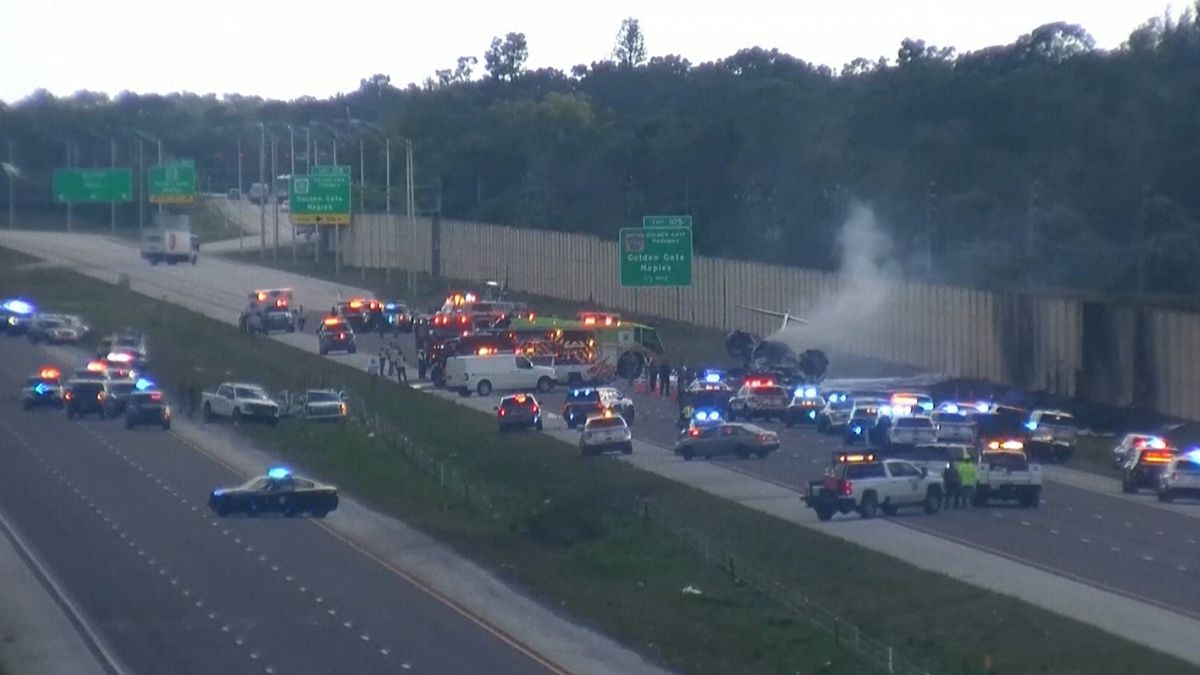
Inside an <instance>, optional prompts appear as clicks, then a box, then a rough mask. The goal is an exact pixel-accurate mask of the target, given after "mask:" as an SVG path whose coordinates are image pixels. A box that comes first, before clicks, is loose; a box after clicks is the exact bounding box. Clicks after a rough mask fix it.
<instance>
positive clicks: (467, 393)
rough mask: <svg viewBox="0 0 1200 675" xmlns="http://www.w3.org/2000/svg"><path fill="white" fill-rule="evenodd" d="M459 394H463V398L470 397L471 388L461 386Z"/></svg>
mask: <svg viewBox="0 0 1200 675" xmlns="http://www.w3.org/2000/svg"><path fill="white" fill-rule="evenodd" d="M458 395H459V396H461V397H463V398H470V397H471V390H470V389H467V388H466V387H459V389H458Z"/></svg>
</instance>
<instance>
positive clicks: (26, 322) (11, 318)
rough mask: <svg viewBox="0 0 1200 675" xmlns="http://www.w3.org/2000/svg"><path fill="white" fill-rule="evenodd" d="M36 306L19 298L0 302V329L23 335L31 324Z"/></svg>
mask: <svg viewBox="0 0 1200 675" xmlns="http://www.w3.org/2000/svg"><path fill="white" fill-rule="evenodd" d="M36 312H37V307H35V306H34V305H33V303H31V302H29V301H27V300H22V299H20V298H9V299H7V300H4V301H2V302H0V331H3V332H5V333H8V334H9V335H24V334H25V333H26V332H28V331H29V327H30V326H31V325H32V324H33V317H34V314H35V313H36Z"/></svg>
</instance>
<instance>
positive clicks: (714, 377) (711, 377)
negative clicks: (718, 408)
mask: <svg viewBox="0 0 1200 675" xmlns="http://www.w3.org/2000/svg"><path fill="white" fill-rule="evenodd" d="M704 381H705V382H707V383H709V384H717V383H718V382H720V381H721V374H720V373H705V374H704Z"/></svg>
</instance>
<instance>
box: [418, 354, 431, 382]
mask: <svg viewBox="0 0 1200 675" xmlns="http://www.w3.org/2000/svg"><path fill="white" fill-rule="evenodd" d="M428 368H429V357H428V356H426V355H425V348H424V347H421V348H419V349H417V377H419V378H420V379H422V380H424V379H425V371H426V370H427V369H428Z"/></svg>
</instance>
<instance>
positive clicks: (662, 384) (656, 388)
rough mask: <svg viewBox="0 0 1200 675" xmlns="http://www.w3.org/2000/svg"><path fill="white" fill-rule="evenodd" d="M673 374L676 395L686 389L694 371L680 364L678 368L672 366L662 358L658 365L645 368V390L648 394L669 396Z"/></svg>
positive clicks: (693, 375)
mask: <svg viewBox="0 0 1200 675" xmlns="http://www.w3.org/2000/svg"><path fill="white" fill-rule="evenodd" d="M672 375H675V376H676V377H675V389H676V395H678V394H680V393H682V392H684V391H686V390H687V387H688V385H689V384H691V383H692V379H693V378H694V377H695V373H693V372H692V370H691V369H690V368H688V367H687V366H680V367H679V368H678V369H675V368H672V367H671V363H670V362H669V361H667V360H665V359H664V360H663V362H662V363H660V364H659V365H658V367H657V368H656V367H654V366H650V367H649V368H647V369H646V392H647V393H650V394H659V395H661V396H662V397H663V398H670V396H671V376H672Z"/></svg>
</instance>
